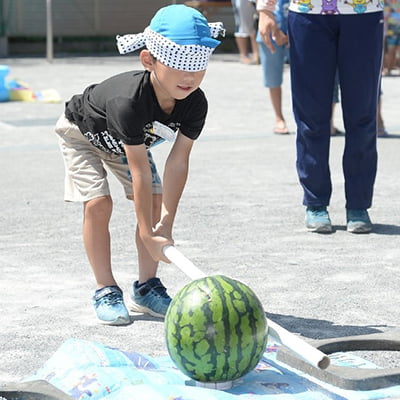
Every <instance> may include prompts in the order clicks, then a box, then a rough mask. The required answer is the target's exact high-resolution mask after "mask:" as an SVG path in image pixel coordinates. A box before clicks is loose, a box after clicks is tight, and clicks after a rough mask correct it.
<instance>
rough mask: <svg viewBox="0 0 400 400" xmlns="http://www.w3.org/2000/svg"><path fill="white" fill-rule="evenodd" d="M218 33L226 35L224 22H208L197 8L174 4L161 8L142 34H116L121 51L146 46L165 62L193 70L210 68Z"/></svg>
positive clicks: (217, 43)
mask: <svg viewBox="0 0 400 400" xmlns="http://www.w3.org/2000/svg"><path fill="white" fill-rule="evenodd" d="M218 35H222V36H224V35H225V29H224V26H223V24H222V22H215V23H211V24H209V23H208V22H207V20H206V18H205V17H204V15H202V14H201V13H200V12H199V11H197V10H196V9H194V8H192V7H187V6H185V5H183V4H175V5H170V6H167V7H164V8H161V9H160V10H159V11H158V12H157V13H156V15H155V16H154V17H153V19H152V20H151V22H150V25H149V26H148V27H147V28H146V29H145V30H144V32H143V33H138V34H132V35H124V36H117V46H118V50H119V52H120V53H121V54H126V53H130V52H133V51H135V50H138V49H140V48H142V47H145V46H146V47H147V49H148V50H149V51H150V53H151V54H152V55H153V56H154V57H155V58H156V59H157V60H158V61H160V62H162V63H163V64H164V65H166V66H168V67H171V68H174V69H178V70H181V71H192V72H194V71H203V70H205V69H207V65H208V61H209V59H210V56H211V54H212V52H213V51H214V49H215V48H216V47H217V46H218V45H219V44H220V41H219V40H216V39H215V38H216V37H218Z"/></svg>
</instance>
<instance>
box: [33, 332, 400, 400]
mask: <svg viewBox="0 0 400 400" xmlns="http://www.w3.org/2000/svg"><path fill="white" fill-rule="evenodd" d="M277 349H278V346H277V345H276V344H274V343H269V344H268V346H267V348H266V351H265V353H264V356H263V358H262V360H261V361H260V362H259V364H258V365H257V367H256V368H255V369H254V370H253V371H252V372H250V373H249V374H247V375H246V376H244V377H242V378H240V379H238V380H237V381H235V382H234V383H233V387H232V388H231V389H229V390H226V391H221V390H215V389H207V388H202V387H197V386H196V383H195V382H194V381H193V380H191V379H190V378H188V377H187V376H185V375H184V374H182V372H181V371H180V370H178V369H177V368H176V367H175V365H174V363H173V362H172V360H171V359H170V358H169V357H161V358H151V357H148V356H146V355H142V354H139V353H132V352H129V351H123V350H120V349H115V348H110V347H107V346H104V345H102V344H100V343H96V342H90V341H84V340H78V339H69V340H67V341H66V342H65V343H64V344H62V346H61V347H60V348H59V349H58V350H57V351H56V353H55V354H54V355H53V356H52V357H51V358H50V359H49V360H48V361H47V362H46V363H45V365H44V366H43V368H41V369H40V370H39V371H37V373H36V374H35V375H34V376H32V377H30V378H29V380H36V379H43V380H46V381H48V382H49V383H51V384H52V385H54V386H55V387H57V388H58V389H60V390H62V391H64V392H65V393H67V394H69V395H70V396H71V397H72V398H74V399H78V400H100V399H104V400H128V399H129V400H328V399H333V400H343V399H351V400H353V399H354V400H374V399H375V400H377V399H390V398H394V397H398V396H399V397H400V385H399V386H393V387H389V388H385V389H380V390H372V391H361V392H360V391H350V390H343V389H339V388H336V387H334V386H332V385H328V384H325V383H322V382H319V381H317V380H313V379H312V378H311V377H310V376H307V375H305V374H302V373H300V372H299V371H296V370H293V369H291V368H289V367H288V366H287V365H285V364H283V363H280V362H279V361H277V360H276V352H277ZM331 360H332V362H333V363H334V364H337V365H343V366H351V367H354V368H377V367H376V366H375V365H374V364H372V363H370V362H368V361H366V360H363V359H361V358H358V357H356V356H353V355H347V354H345V353H338V354H336V355H331Z"/></svg>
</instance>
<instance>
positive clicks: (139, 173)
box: [124, 144, 173, 262]
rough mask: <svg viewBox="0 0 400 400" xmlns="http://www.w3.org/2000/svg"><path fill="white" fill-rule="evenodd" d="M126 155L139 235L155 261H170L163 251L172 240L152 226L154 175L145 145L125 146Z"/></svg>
mask: <svg viewBox="0 0 400 400" xmlns="http://www.w3.org/2000/svg"><path fill="white" fill-rule="evenodd" d="M124 148H125V153H126V156H127V159H128V164H129V169H130V172H131V175H132V184H133V193H134V202H135V210H136V219H137V224H138V227H139V235H140V237H141V239H142V240H143V243H144V244H145V246H146V248H147V250H148V251H149V253H150V255H151V256H152V258H153V259H154V260H155V261H160V260H162V261H165V262H169V260H168V259H167V258H166V257H165V256H164V254H163V252H162V249H163V247H164V246H166V245H168V244H172V243H173V242H172V240H171V239H170V238H167V237H161V236H159V235H158V234H156V233H155V232H153V224H152V196H153V191H152V174H151V169H150V164H149V159H148V157H147V151H146V147H145V145H144V144H140V145H134V146H130V145H125V147H124Z"/></svg>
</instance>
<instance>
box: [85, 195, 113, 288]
mask: <svg viewBox="0 0 400 400" xmlns="http://www.w3.org/2000/svg"><path fill="white" fill-rule="evenodd" d="M111 212H112V199H111V197H110V196H102V197H97V198H95V199H92V200H89V201H87V202H85V203H84V217H83V242H84V244H85V250H86V254H87V257H88V260H89V263H90V265H91V267H92V269H93V273H94V276H95V279H96V283H97V288H98V289H100V288H102V287H104V286H117V282H116V281H115V279H114V276H113V273H112V269H111V250H110V232H109V229H108V226H109V222H110V218H111Z"/></svg>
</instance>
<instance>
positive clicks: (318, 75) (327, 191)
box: [288, 12, 337, 207]
mask: <svg viewBox="0 0 400 400" xmlns="http://www.w3.org/2000/svg"><path fill="white" fill-rule="evenodd" d="M336 17H337V16H324V15H307V14H300V13H294V12H289V18H288V27H289V37H290V38H291V39H290V48H289V49H290V65H291V67H290V71H291V85H292V102H293V113H294V117H295V120H296V124H297V137H296V149H297V161H296V167H297V173H298V177H299V181H300V184H301V185H302V187H303V190H304V198H303V204H304V205H306V206H308V207H326V206H328V205H329V201H330V197H331V192H332V184H331V177H330V169H329V146H330V136H331V135H330V120H331V113H332V96H333V87H334V80H335V73H336V50H337V49H336V37H337V30H336V19H335V18H336Z"/></svg>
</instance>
